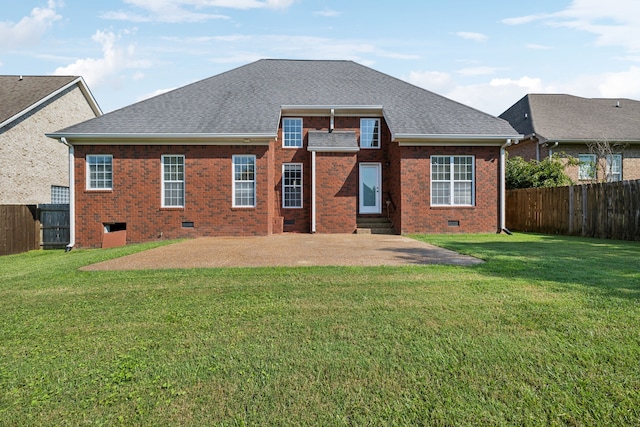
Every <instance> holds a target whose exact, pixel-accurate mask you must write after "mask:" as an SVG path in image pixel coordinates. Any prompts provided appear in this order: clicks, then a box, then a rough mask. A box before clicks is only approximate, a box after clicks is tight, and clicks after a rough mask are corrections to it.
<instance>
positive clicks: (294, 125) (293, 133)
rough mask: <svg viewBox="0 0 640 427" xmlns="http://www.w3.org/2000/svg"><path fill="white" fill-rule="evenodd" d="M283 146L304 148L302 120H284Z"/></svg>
mask: <svg viewBox="0 0 640 427" xmlns="http://www.w3.org/2000/svg"><path fill="white" fill-rule="evenodd" d="M282 146H283V147H302V119H300V118H295V119H294V118H283V119H282Z"/></svg>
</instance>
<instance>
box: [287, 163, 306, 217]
mask: <svg viewBox="0 0 640 427" xmlns="http://www.w3.org/2000/svg"><path fill="white" fill-rule="evenodd" d="M282 207H283V208H301V207H302V163H285V164H283V165H282Z"/></svg>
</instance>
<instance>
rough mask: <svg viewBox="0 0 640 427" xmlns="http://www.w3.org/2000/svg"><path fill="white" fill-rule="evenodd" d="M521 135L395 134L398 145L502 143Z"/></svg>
mask: <svg viewBox="0 0 640 427" xmlns="http://www.w3.org/2000/svg"><path fill="white" fill-rule="evenodd" d="M522 138H523V135H517V134H516V135H462V134H395V135H394V136H393V140H394V141H397V142H398V145H400V146H417V145H431V146H436V145H479V146H480V145H502V144H504V142H505V141H507V140H518V141H519V140H521V139H522Z"/></svg>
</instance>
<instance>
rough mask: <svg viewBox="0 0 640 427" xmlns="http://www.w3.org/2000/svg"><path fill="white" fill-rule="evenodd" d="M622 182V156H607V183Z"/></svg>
mask: <svg viewBox="0 0 640 427" xmlns="http://www.w3.org/2000/svg"><path fill="white" fill-rule="evenodd" d="M615 181H622V154H611V155H608V156H607V182H615Z"/></svg>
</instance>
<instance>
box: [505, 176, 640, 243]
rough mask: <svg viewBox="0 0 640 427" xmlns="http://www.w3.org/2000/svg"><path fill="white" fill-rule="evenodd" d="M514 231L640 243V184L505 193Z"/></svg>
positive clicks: (531, 189) (508, 216)
mask: <svg viewBox="0 0 640 427" xmlns="http://www.w3.org/2000/svg"><path fill="white" fill-rule="evenodd" d="M506 205H507V209H506V213H507V218H506V225H507V228H509V229H511V230H514V231H525V232H537V233H546V234H566V235H582V236H590V237H599V238H606V239H620V240H640V180H636V181H622V182H611V183H601V184H585V185H576V186H571V187H557V188H526V189H517V190H507V192H506Z"/></svg>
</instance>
